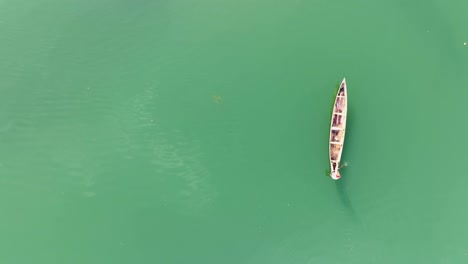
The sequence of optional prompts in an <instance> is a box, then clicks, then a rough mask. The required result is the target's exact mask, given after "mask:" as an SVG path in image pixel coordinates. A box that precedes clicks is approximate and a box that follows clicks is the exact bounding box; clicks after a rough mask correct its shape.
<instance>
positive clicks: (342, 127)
mask: <svg viewBox="0 0 468 264" xmlns="http://www.w3.org/2000/svg"><path fill="white" fill-rule="evenodd" d="M347 112H348V92H347V90H346V78H343V81H342V82H341V84H340V87H339V89H338V92H337V94H336V98H335V103H334V104H333V113H332V118H331V124H330V139H329V153H330V167H331V173H330V176H331V177H332V179H334V180H338V179H340V178H341V174H340V171H339V169H340V161H341V153H342V152H343V144H344V140H345V132H346V114H347Z"/></svg>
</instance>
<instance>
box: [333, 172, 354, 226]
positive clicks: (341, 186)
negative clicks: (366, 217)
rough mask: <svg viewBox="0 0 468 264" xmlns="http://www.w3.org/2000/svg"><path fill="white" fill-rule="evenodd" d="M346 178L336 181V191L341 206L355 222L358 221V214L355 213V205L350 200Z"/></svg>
mask: <svg viewBox="0 0 468 264" xmlns="http://www.w3.org/2000/svg"><path fill="white" fill-rule="evenodd" d="M346 181H347V180H346V177H343V178H341V179H340V180H339V181H335V185H336V191H337V193H338V197H339V199H340V202H341V204H342V205H343V207H344V208H345V210H346V212H347V214H348V215H349V216H350V217H351V218H352V219H353V220H354V221H357V216H356V212H355V211H354V207H353V204H352V202H351V200H350V199H349V195H348V190H347V189H346Z"/></svg>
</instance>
